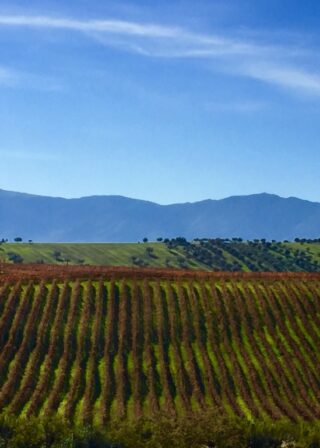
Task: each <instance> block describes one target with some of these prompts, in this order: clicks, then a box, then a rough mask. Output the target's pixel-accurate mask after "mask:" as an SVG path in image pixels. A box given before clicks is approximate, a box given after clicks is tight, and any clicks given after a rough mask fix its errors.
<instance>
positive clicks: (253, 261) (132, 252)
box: [0, 240, 320, 272]
mask: <svg viewBox="0 0 320 448" xmlns="http://www.w3.org/2000/svg"><path fill="white" fill-rule="evenodd" d="M268 244H269V245H268ZM268 244H264V243H262V242H258V243H257V242H256V243H254V242H247V241H243V242H238V241H228V242H225V241H223V240H211V241H210V240H202V241H192V242H186V243H185V244H183V243H181V242H178V241H177V240H171V241H170V242H169V244H165V243H155V242H148V243H5V244H0V262H1V261H2V262H12V261H13V259H14V258H15V257H16V256H18V257H21V258H20V261H23V262H24V263H54V264H62V265H64V264H76V265H81V264H87V265H105V266H129V267H132V266H136V267H144V266H149V267H161V268H166V267H167V268H187V269H202V270H212V269H218V270H223V271H230V270H241V271H244V272H248V271H251V270H255V271H307V272H320V243H316V242H310V243H296V242H293V243H292V242H290V243H272V244H271V243H268Z"/></svg>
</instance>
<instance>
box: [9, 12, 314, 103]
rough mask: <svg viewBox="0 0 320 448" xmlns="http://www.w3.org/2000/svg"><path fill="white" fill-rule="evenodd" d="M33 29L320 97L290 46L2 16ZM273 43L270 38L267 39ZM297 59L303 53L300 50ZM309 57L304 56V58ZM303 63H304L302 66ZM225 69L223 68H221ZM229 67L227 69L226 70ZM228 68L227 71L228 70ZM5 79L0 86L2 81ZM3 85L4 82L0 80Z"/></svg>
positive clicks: (107, 23)
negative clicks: (200, 64) (208, 66)
mask: <svg viewBox="0 0 320 448" xmlns="http://www.w3.org/2000/svg"><path fill="white" fill-rule="evenodd" d="M1 27H2V28H3V27H16V28H33V29H44V30H50V29H53V30H65V31H73V32H80V33H82V34H85V35H86V36H87V37H89V38H92V39H95V40H97V41H99V42H100V43H103V44H105V45H113V46H118V47H120V48H121V49H126V50H128V51H132V52H136V53H138V54H140V55H144V56H148V57H162V58H190V59H198V58H201V59H204V60H208V61H214V62H218V64H216V66H215V67H214V69H215V70H218V71H219V70H221V69H222V71H225V72H227V73H228V72H229V73H230V74H233V75H238V76H239V75H240V76H246V77H249V78H252V79H256V80H259V81H262V82H265V83H268V84H275V85H278V86H280V87H282V88H286V89H290V90H292V91H296V92H299V93H307V94H313V95H316V96H318V95H320V76H319V75H318V73H317V71H316V73H313V72H312V71H310V70H308V69H303V64H301V61H299V62H298V64H299V66H298V65H297V62H295V61H294V62H293V61H292V60H291V58H292V57H293V56H295V57H297V54H296V52H295V51H294V50H295V49H294V48H292V47H290V48H289V47H288V46H287V47H285V46H284V47H282V46H280V45H279V44H278V45H272V44H270V45H263V44H260V43H256V42H252V41H250V40H249V39H244V38H242V39H237V38H230V37H225V36H221V35H214V34H201V33H194V32H191V31H189V30H186V29H183V28H181V27H173V26H162V25H157V24H145V23H137V22H129V21H123V20H77V19H72V18H54V17H48V16H24V15H20V16H8V15H6V16H4V15H2V16H0V28H1ZM269 40H270V41H272V36H270V39H269ZM298 50H299V57H300V58H302V59H303V57H304V53H303V51H301V48H300V46H299V47H298ZM307 53H308V52H306V54H307ZM302 63H303V61H302ZM224 64H225V67H223V65H224ZM221 67H222V68H221ZM226 67H227V68H226ZM228 67H229V68H230V67H231V69H230V70H228ZM5 77H6V76H5V74H3V75H1V71H0V83H1V82H5ZM1 80H2V81H1Z"/></svg>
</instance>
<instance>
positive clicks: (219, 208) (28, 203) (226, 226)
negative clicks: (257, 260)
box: [0, 190, 320, 242]
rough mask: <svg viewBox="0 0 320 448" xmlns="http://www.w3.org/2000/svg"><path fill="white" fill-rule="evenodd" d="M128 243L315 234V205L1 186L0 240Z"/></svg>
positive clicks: (319, 217) (318, 207) (318, 213)
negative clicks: (42, 192)
mask: <svg viewBox="0 0 320 448" xmlns="http://www.w3.org/2000/svg"><path fill="white" fill-rule="evenodd" d="M16 236H21V237H22V238H23V239H26V240H28V239H32V240H34V241H39V242H40V241H41V242H44V241H45V242H103V241H106V242H127V241H133V242H135V241H139V240H141V239H142V238H144V237H147V238H149V239H150V240H154V239H156V238H157V237H168V238H171V237H176V236H184V237H185V238H187V239H192V238H196V237H198V238H202V237H210V238H215V237H224V238H227V237H241V238H244V239H254V238H266V239H275V240H284V239H288V240H292V239H294V238H295V237H299V238H319V237H320V203H316V202H310V201H305V200H302V199H297V198H287V199H285V198H281V197H279V196H276V195H271V194H266V193H262V194H254V195H249V196H232V197H229V198H226V199H221V200H210V199H208V200H205V201H200V202H194V203H185V204H172V205H159V204H156V203H153V202H147V201H143V200H137V199H130V198H126V197H122V196H90V197H84V198H79V199H63V198H52V197H45V196H36V195H30V194H25V193H14V192H9V191H4V190H0V238H8V239H12V238H14V237H16Z"/></svg>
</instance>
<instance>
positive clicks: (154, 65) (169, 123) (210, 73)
mask: <svg viewBox="0 0 320 448" xmlns="http://www.w3.org/2000/svg"><path fill="white" fill-rule="evenodd" d="M319 25H320V2H318V1H315V0H314V1H313V0H309V1H307V2H301V1H300V0H299V1H298V0H291V1H289V0H281V2H279V1H278V0H269V1H264V0H250V1H249V0H241V1H239V0H234V1H232V0H229V1H228V0H226V1H214V0H208V1H204V0H199V1H196V2H195V1H184V0H181V1H176V0H173V1H158V2H150V1H146V0H144V1H143V0H136V1H131V2H127V1H124V2H122V1H121V2H119V1H114V2H109V1H103V0H99V1H98V0H69V1H68V2H62V1H61V0H60V1H49V0H48V1H47V0H41V1H33V0H29V1H28V2H27V1H25V0H24V1H22V0H21V1H16V0H10V1H7V0H2V1H1V4H0V160H1V167H2V169H1V178H0V188H3V189H10V190H15V191H24V192H31V193H37V194H46V195H52V196H64V197H79V196H84V195H92V194H120V195H125V196H130V197H135V198H141V199H147V200H152V201H156V202H159V203H172V202H185V201H196V200H202V199H206V198H213V199H219V198H223V197H227V196H230V195H242V194H251V193H258V192H264V191H266V192H270V193H276V194H279V195H281V196H285V197H288V196H298V197H302V198H306V199H310V200H314V201H320V182H319V172H320V54H319V48H320V46H319V44H320V34H319V29H320V28H319Z"/></svg>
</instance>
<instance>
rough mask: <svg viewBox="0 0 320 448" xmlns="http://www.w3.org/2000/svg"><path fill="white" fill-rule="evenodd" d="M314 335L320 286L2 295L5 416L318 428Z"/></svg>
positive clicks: (208, 284)
mask: <svg viewBox="0 0 320 448" xmlns="http://www.w3.org/2000/svg"><path fill="white" fill-rule="evenodd" d="M319 323H320V282H319V281H318V279H317V278H310V279H308V280H306V279H305V278H301V279H299V278H297V277H292V278H290V277H288V278H286V279H283V278H281V277H279V276H276V277H274V278H272V277H270V276H266V277H263V276H260V277H256V278H254V277H251V278H245V277H243V276H239V277H236V276H232V277H230V278H227V277H223V276H222V277H221V278H218V277H217V278H216V277H213V278H202V277H201V278H198V277H197V276H194V277H190V278H179V279H175V280H172V279H166V278H158V279H155V278H151V279H148V278H144V279H139V278H136V277H135V276H133V277H130V276H127V277H123V278H122V279H109V280H106V279H101V280H95V279H92V280H87V281H83V280H80V279H79V280H72V281H70V280H65V281H63V282H58V281H56V280H53V281H50V282H45V281H42V282H40V283H38V282H34V281H32V280H29V281H28V282H27V283H24V284H22V283H21V282H19V281H18V282H17V283H13V284H12V283H10V284H9V283H4V284H3V285H2V286H0V411H1V410H4V409H6V410H8V411H10V412H13V413H15V414H22V415H27V416H28V415H42V414H45V415H48V414H52V413H59V414H61V415H63V416H65V417H66V418H67V419H68V420H71V421H75V422H77V423H78V422H81V423H90V424H92V423H93V424H105V423H106V422H107V421H109V420H112V419H128V420H132V419H136V418H138V417H139V416H142V415H150V414H156V413H157V412H158V411H163V412H166V413H167V414H168V415H170V414H172V415H176V416H182V415H188V414H190V413H192V412H194V411H201V410H207V409H210V408H218V409H219V410H221V413H224V414H228V415H233V416H234V415H238V416H244V417H246V418H248V419H259V418H270V419H274V420H275V419H280V418H283V417H285V418H288V419H290V420H292V421H297V420H300V419H303V420H308V421H312V420H318V419H320V380H319V378H320V370H319V366H320V355H319V350H318V348H319V346H320V332H319Z"/></svg>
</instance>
